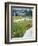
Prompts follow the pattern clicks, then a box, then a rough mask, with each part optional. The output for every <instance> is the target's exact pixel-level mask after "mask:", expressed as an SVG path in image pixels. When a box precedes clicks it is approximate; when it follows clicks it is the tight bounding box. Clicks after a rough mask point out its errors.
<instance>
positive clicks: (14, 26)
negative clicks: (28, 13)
mask: <svg viewBox="0 0 38 46" xmlns="http://www.w3.org/2000/svg"><path fill="white" fill-rule="evenodd" d="M20 18H21V19H22V18H23V17H20V16H16V17H15V19H14V16H12V20H11V21H12V22H11V37H12V38H15V37H23V35H24V33H25V32H26V30H28V29H29V28H30V27H32V20H29V21H28V20H24V21H19V22H13V19H14V20H17V19H20Z"/></svg>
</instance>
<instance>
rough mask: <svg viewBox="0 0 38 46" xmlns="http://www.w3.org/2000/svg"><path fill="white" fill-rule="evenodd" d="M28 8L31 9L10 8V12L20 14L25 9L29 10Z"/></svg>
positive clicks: (23, 12) (22, 13)
mask: <svg viewBox="0 0 38 46" xmlns="http://www.w3.org/2000/svg"><path fill="white" fill-rule="evenodd" d="M29 10H32V9H31V8H12V9H11V12H12V14H15V13H17V14H20V15H24V14H25V13H26V11H28V12H29ZM14 12H15V13H14Z"/></svg>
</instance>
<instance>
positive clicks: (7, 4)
mask: <svg viewBox="0 0 38 46" xmlns="http://www.w3.org/2000/svg"><path fill="white" fill-rule="evenodd" d="M9 4H16V5H17V4H20V5H33V6H35V7H36V16H35V17H36V22H35V23H36V36H35V40H31V41H18V42H10V41H9V40H10V39H9ZM30 42H37V4H30V3H19V2H5V44H14V43H30Z"/></svg>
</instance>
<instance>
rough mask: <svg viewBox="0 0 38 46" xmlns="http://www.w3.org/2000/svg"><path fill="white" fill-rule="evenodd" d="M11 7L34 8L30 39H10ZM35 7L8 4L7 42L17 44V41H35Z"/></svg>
mask: <svg viewBox="0 0 38 46" xmlns="http://www.w3.org/2000/svg"><path fill="white" fill-rule="evenodd" d="M11 6H21V7H34V9H33V18H32V19H33V20H32V21H33V23H32V24H33V25H32V26H33V27H32V28H33V32H32V39H24V38H19V39H18V38H13V39H11ZM35 9H36V7H35V6H31V5H18V4H10V5H9V42H18V41H31V40H35V35H36V33H35V32H36V28H35V27H36V26H35V19H36V17H35V16H36V11H35Z"/></svg>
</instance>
